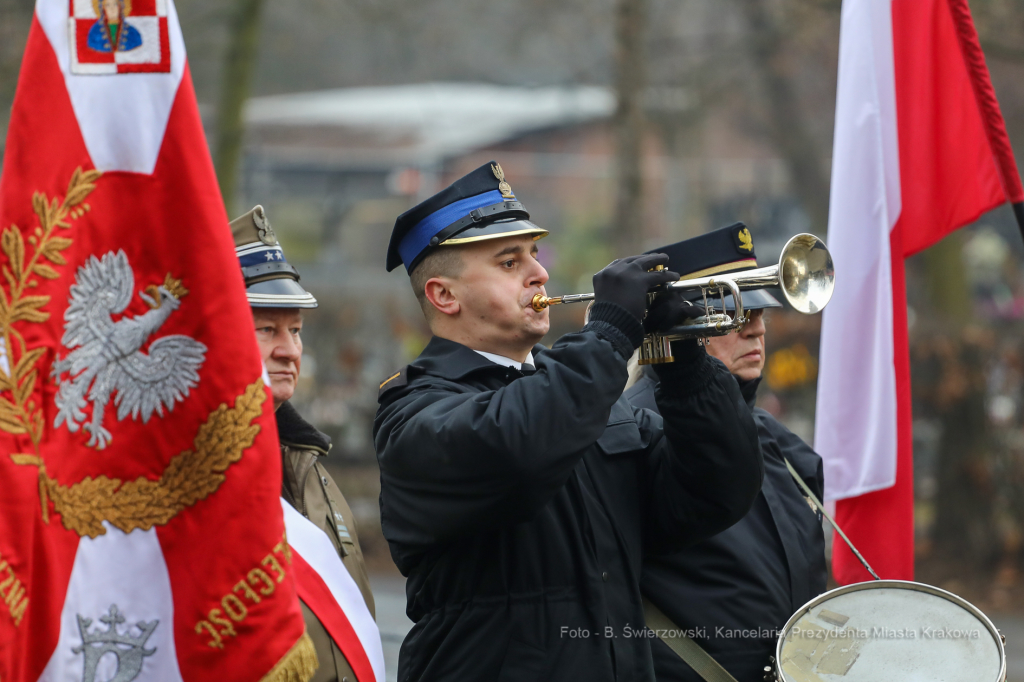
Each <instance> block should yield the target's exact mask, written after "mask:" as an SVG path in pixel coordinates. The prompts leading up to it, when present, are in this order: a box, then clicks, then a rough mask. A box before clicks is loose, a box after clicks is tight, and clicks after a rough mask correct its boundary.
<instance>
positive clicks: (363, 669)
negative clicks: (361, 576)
mask: <svg viewBox="0 0 1024 682" xmlns="http://www.w3.org/2000/svg"><path fill="white" fill-rule="evenodd" d="M281 508H282V509H283V510H284V525H285V529H286V530H287V531H288V543H289V545H291V549H292V563H293V565H294V566H295V582H296V586H297V587H298V592H299V597H301V598H302V601H303V602H305V603H306V605H307V606H308V607H309V608H310V609H311V610H312V611H313V613H314V614H316V617H317V619H319V621H320V622H321V623H322V624H323V626H324V627H325V628H326V629H327V632H328V633H329V634H330V635H331V639H333V640H334V642H335V644H337V645H338V648H340V649H341V653H342V654H344V655H345V660H346V661H348V664H349V666H350V667H351V668H352V672H354V673H355V675H356V679H357V680H359V682H384V649H383V647H382V646H381V641H380V631H379V630H378V629H377V623H376V622H375V621H374V620H373V616H372V615H371V614H370V610H369V609H368V608H366V602H365V601H364V600H363V594H362V592H360V591H359V586H358V585H356V581H355V580H353V579H352V576H351V575H349V572H348V570H347V569H346V568H345V565H344V564H343V563H341V558H339V557H338V552H337V551H335V549H334V545H332V544H331V541H330V540H328V539H327V536H326V535H325V534H324V532H323V531H322V530H320V529H319V528H317V527H316V525H315V524H314V523H313V522H312V521H310V520H309V519H307V518H306V517H305V516H303V515H302V514H300V513H299V512H297V511H296V510H295V508H294V507H292V506H291V505H290V504H288V503H287V502H285V501H284V499H283V498H282V499H281Z"/></svg>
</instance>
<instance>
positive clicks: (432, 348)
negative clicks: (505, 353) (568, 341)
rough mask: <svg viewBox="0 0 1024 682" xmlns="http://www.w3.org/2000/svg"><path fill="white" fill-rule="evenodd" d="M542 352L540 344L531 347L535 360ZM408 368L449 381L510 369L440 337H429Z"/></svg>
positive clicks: (466, 347)
mask: <svg viewBox="0 0 1024 682" xmlns="http://www.w3.org/2000/svg"><path fill="white" fill-rule="evenodd" d="M543 350H547V348H545V347H544V346H542V345H540V344H538V345H536V346H534V347H533V357H534V359H535V360H536V358H537V355H538V354H539V353H540V352H541V351H543ZM409 366H410V367H415V368H416V369H418V370H420V371H421V372H424V373H425V374H431V375H434V376H439V377H441V378H442V379H451V380H458V379H462V378H464V377H466V376H468V375H470V374H472V373H473V372H487V371H496V372H499V373H504V372H507V371H508V370H509V369H510V368H508V367H502V366H501V365H498V364H495V363H494V362H491V361H490V360H488V359H487V358H485V357H484V356H482V355H480V354H479V353H477V352H476V351H474V350H473V349H471V348H469V347H468V346H464V345H462V344H461V343H458V342H457V341H451V340H449V339H443V338H441V337H440V336H433V337H431V338H430V343H428V344H427V347H426V348H424V349H423V352H422V353H420V356H419V357H418V358H416V359H415V360H413V361H412V363H411V364H410V365H409Z"/></svg>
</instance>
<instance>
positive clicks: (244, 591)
mask: <svg viewBox="0 0 1024 682" xmlns="http://www.w3.org/2000/svg"><path fill="white" fill-rule="evenodd" d="M274 552H277V553H279V554H281V555H282V556H283V557H284V558H285V559H286V561H287V562H288V563H291V549H290V548H289V547H288V542H287V539H282V540H281V542H278V543H277V544H276V545H274V549H273V551H271V552H270V553H269V554H267V555H266V556H265V557H263V559H262V560H261V561H260V565H261V566H266V567H268V568H270V569H271V570H272V571H273V572H274V575H273V577H271V574H270V573H268V572H267V571H264V570H263V569H262V568H260V567H259V566H254V567H253V568H250V569H249V571H248V572H247V573H246V574H245V575H244V576H243V577H242V579H241V580H239V581H238V582H237V583H235V585H234V587H232V588H231V591H230V592H228V593H227V594H225V595H224V596H223V597H221V599H220V606H221V608H222V609H223V611H222V610H221V609H219V608H214V609H210V612H209V613H208V614H207V619H206V620H200V621H199V622H197V623H196V624H195V628H194V629H195V632H196V634H197V635H200V636H202V635H203V633H206V634H208V635H209V636H210V637H211V638H212V639H209V640H207V642H206V644H207V646H209V647H211V648H213V649H223V648H224V638H225V637H237V636H238V632H237V631H236V630H235V627H234V625H232V623H231V621H234V622H235V623H241V622H242V621H243V620H245V619H246V618H247V617H248V615H249V608H248V607H247V606H246V605H245V602H243V601H242V600H241V599H240V598H239V597H238V594H236V593H240V594H241V595H242V597H245V598H246V599H248V600H249V601H250V602H251V603H252V604H254V605H255V604H260V603H261V602H262V601H263V599H264V598H265V597H269V596H271V595H272V594H274V592H275V591H276V590H277V585H276V584H275V583H280V582H283V581H284V574H285V570H284V567H283V566H282V565H281V563H280V562H278V560H277V557H275V556H274ZM2 570H3V567H2V566H0V571H2ZM253 588H256V589H253ZM23 592H24V590H23V589H22V590H21V593H23ZM261 594H262V595H263V597H260V595H261ZM2 596H3V594H2V592H0V597H2ZM7 596H8V598H11V599H13V597H11V593H8V595H7ZM20 596H21V594H20V593H19V594H18V595H17V597H19V598H20ZM26 602H27V599H26ZM18 608H19V609H20V610H21V611H24V606H23V605H19V607H18ZM225 615H227V618H225V617H224V616H225ZM228 618H230V619H231V620H228ZM19 620H20V615H19ZM218 626H220V627H219V628H218Z"/></svg>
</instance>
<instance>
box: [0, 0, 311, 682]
mask: <svg viewBox="0 0 1024 682" xmlns="http://www.w3.org/2000/svg"><path fill="white" fill-rule="evenodd" d="M251 329H252V317H251V314H250V311H249V308H248V304H247V303H246V298H245V291H244V286H243V283H242V278H241V273H240V272H239V267H238V261H237V259H236V258H235V255H234V248H233V244H232V240H231V235H230V232H229V230H228V229H227V216H226V215H225V212H224V208H223V203H222V201H221V197H220V192H219V190H218V187H217V181H216V179H215V176H214V172H213V166H212V164H211V162H210V157H209V154H208V152H207V145H206V141H205V139H204V136H203V130H202V125H201V122H200V119H199V113H198V109H197V106H196V101H195V94H194V92H193V88H192V81H191V77H190V75H189V70H188V66H187V63H186V60H185V46H184V43H183V42H182V37H181V29H180V26H179V24H178V19H177V15H176V13H175V9H174V5H173V2H172V1H171V0H38V2H37V4H36V11H35V17H34V20H33V23H32V27H31V32H30V34H29V39H28V43H27V46H26V49H25V57H24V60H23V62H22V66H21V77H20V81H19V84H18V90H17V94H16V97H15V103H14V108H13V112H12V115H11V120H10V127H9V132H8V139H7V146H6V148H5V153H4V166H3V175H2V178H0V347H2V349H3V353H2V357H0V490H2V491H3V493H2V495H0V679H2V680H3V682H35V681H37V680H53V681H57V680H61V681H63V680H83V681H84V682H98V681H99V680H116V681H117V682H131V680H136V679H138V680H153V681H154V682H155V681H156V680H166V681H181V680H189V681H192V680H217V681H218V682H219V681H221V680H254V681H255V680H267V681H277V680H280V681H281V682H284V681H286V680H287V681H289V682H291V681H299V680H308V679H309V678H310V677H311V676H312V674H313V672H314V670H315V661H316V657H315V652H314V650H313V646H312V642H311V641H310V639H309V637H308V636H307V635H306V634H305V632H304V624H303V619H302V614H301V610H300V608H299V603H298V599H297V595H296V587H295V572H296V564H295V562H294V561H292V560H291V559H290V557H291V553H290V551H289V548H288V543H287V540H286V538H285V525H284V519H283V515H282V513H281V506H280V502H279V499H280V489H281V455H280V450H279V447H278V440H277V430H276V425H275V421H274V416H273V408H272V401H271V399H270V396H269V394H268V392H267V390H266V387H265V386H264V385H263V381H262V379H261V370H260V356H259V352H258V349H257V347H256V343H255V338H254V336H253V334H252V333H251Z"/></svg>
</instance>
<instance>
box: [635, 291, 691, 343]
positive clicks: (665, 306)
mask: <svg viewBox="0 0 1024 682" xmlns="http://www.w3.org/2000/svg"><path fill="white" fill-rule="evenodd" d="M703 314H704V306H699V305H694V304H693V303H692V302H690V301H687V300H686V299H685V298H683V292H681V291H666V292H664V293H661V294H658V297H657V298H655V299H654V303H652V304H651V307H650V308H648V309H647V317H645V318H644V332H645V333H647V334H653V333H655V332H663V331H665V330H667V329H670V328H672V327H674V326H676V325H678V324H682V323H683V320H688V319H692V318H695V317H700V316H702V315H703Z"/></svg>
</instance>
